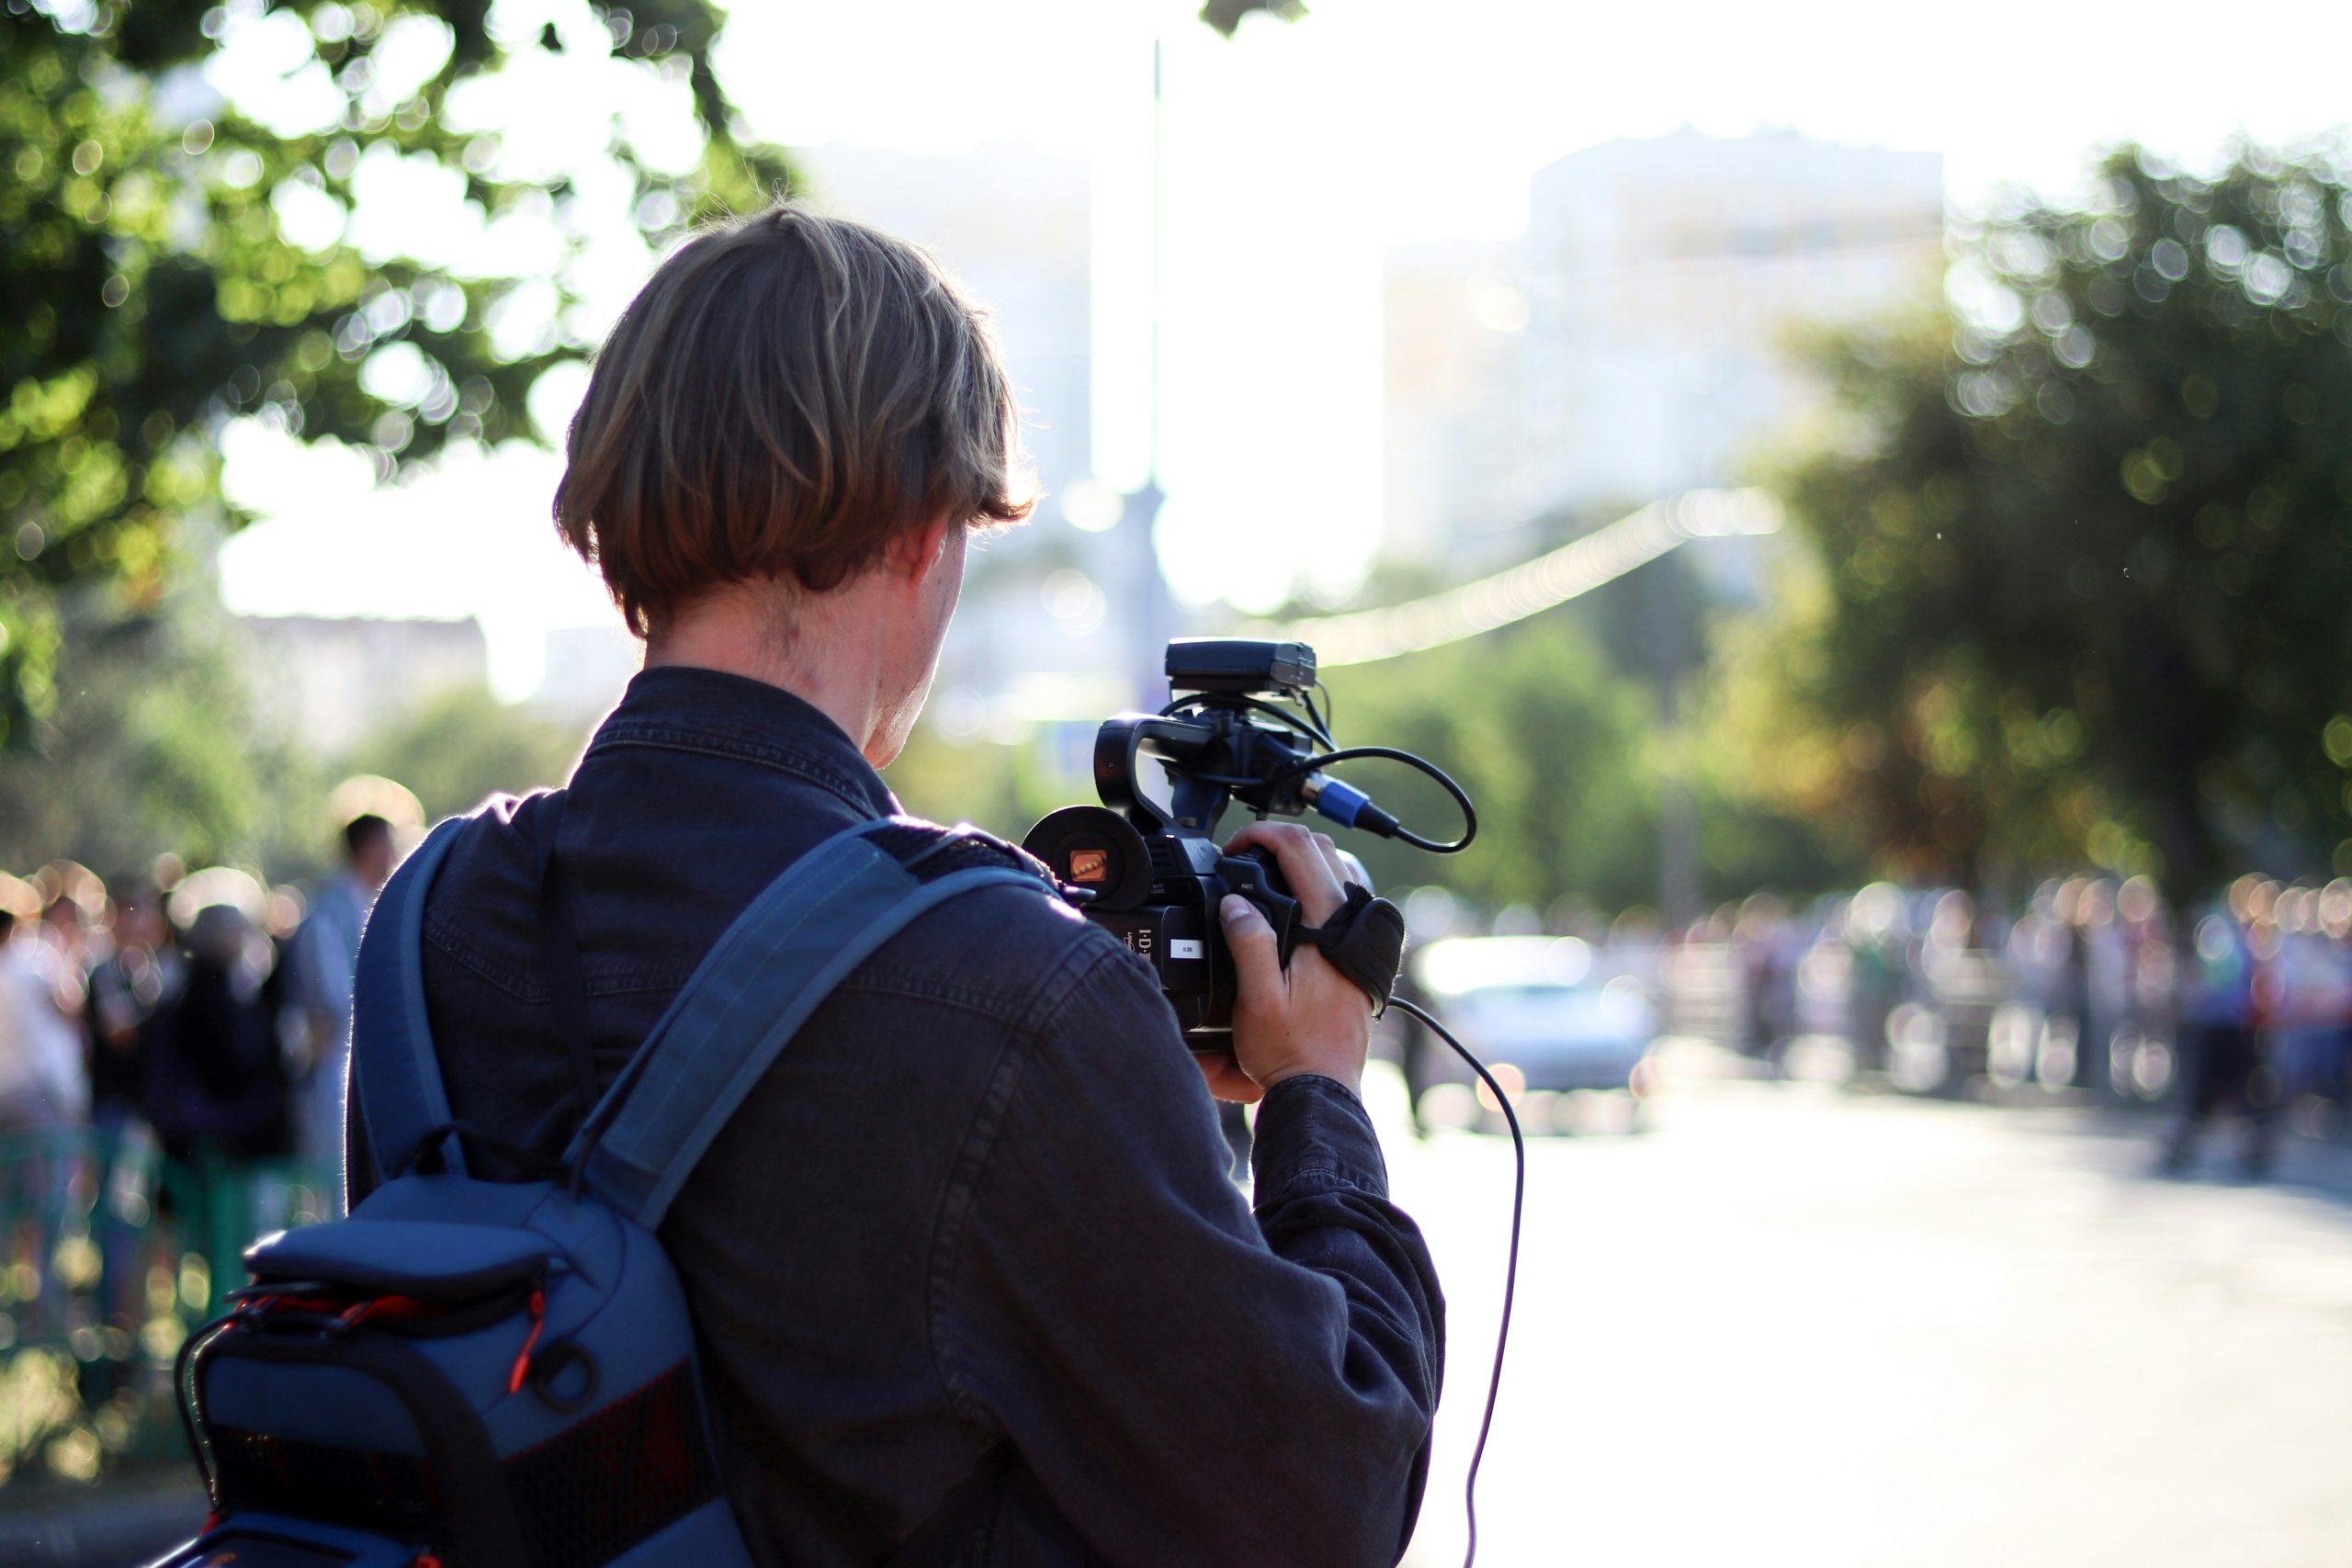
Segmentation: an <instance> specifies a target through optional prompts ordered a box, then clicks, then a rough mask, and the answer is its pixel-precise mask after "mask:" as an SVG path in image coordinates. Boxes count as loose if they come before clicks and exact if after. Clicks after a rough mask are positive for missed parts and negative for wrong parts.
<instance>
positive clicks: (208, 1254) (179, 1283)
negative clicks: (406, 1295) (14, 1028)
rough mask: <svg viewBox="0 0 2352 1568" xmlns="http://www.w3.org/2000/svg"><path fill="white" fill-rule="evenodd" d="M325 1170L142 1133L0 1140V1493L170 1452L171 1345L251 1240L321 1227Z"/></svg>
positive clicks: (205, 1308) (237, 1276) (328, 1180)
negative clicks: (200, 1155) (40, 1479)
mask: <svg viewBox="0 0 2352 1568" xmlns="http://www.w3.org/2000/svg"><path fill="white" fill-rule="evenodd" d="M333 1194H334V1172H333V1171H331V1170H322V1169H320V1168H316V1167H312V1166H308V1165H304V1164H301V1163H299V1162H295V1161H265V1162H260V1163H243V1164H235V1165H232V1164H229V1163H226V1162H220V1161H199V1162H198V1163H197V1164H195V1165H193V1166H190V1165H185V1164H182V1163H180V1162H179V1161H176V1160H173V1159H169V1158H166V1157H165V1156H164V1154H163V1152H162V1151H161V1150H160V1149H159V1148H158V1147H157V1146H156V1145H155V1143H154V1141H153V1139H152V1138H150V1137H148V1136H146V1135H144V1134H143V1132H141V1131H139V1130H133V1131H131V1132H129V1133H101V1132H96V1131H93V1130H90V1129H86V1128H58V1129H40V1130H33V1131H18V1132H13V1133H7V1134H0V1489H6V1487H8V1486H9V1485H10V1484H11V1483H16V1484H22V1483H28V1482H30V1481H32V1480H34V1479H35V1477H36V1476H48V1477H53V1478H55V1479H56V1480H58V1481H62V1482H67V1483H72V1482H88V1481H94V1480H96V1478H97V1477H98V1475H99V1474H100V1473H101V1472H104V1471H107V1470H110V1469H112V1468H114V1467H115V1466H117V1465H118V1464H120V1463H121V1462H123V1461H135V1460H139V1459H142V1458H165V1457H170V1456H176V1455H180V1454H182V1453H184V1452H185V1446H186V1445H185V1442H184V1439H183V1438H182V1437H181V1434H180V1426H179V1416H178V1413H177V1410H176V1408H175V1405H174V1403H173V1393H172V1363H173V1358H174V1357H175V1355H176V1354H177V1353H178V1350H179V1348H180V1344H181V1342H182V1341H183V1340H185V1339H186V1338H187V1336H188V1335H189V1334H190V1333H191V1332H192V1331H194V1330H195V1328H196V1327H197V1326H198V1325H200V1324H202V1323H204V1322H205V1321H206V1320H207V1319H209V1318H210V1317H211V1316H212V1315H214V1314H215V1313H216V1312H218V1311H219V1310H220V1298H221V1296H222V1294H223V1293H224V1292H228V1291H231V1290H233V1289H235V1288H236V1287H237V1286H239V1285H241V1284H243V1282H244V1273H243V1267H242V1266H241V1264H240V1263H239V1261H238V1258H239V1255H240V1254H241V1253H242V1252H243V1250H244V1248H245V1247H246V1246H247V1244H249V1243H250V1242H252V1241H253V1239H254V1237H255V1236H258V1235H265V1234H266V1233H267V1232H270V1231H274V1230H282V1229H285V1228H287V1227H288V1226H291V1225H298V1224H308V1223H310V1222H311V1221H313V1220H318V1219H322V1218H324V1217H325V1216H326V1214H327V1213H329V1211H330V1205H331V1203H332V1200H333Z"/></svg>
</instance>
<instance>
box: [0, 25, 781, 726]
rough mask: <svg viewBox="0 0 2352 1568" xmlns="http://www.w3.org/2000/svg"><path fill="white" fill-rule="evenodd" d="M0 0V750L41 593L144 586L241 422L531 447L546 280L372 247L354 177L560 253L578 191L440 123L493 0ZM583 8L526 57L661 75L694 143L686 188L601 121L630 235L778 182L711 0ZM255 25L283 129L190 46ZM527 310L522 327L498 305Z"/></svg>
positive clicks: (33, 704) (40, 692)
mask: <svg viewBox="0 0 2352 1568" xmlns="http://www.w3.org/2000/svg"><path fill="white" fill-rule="evenodd" d="M5 3H6V12H5V15H0V172H5V176H6V177H4V178H0V299H6V301H7V309H6V310H5V311H0V744H6V745H10V746H14V747H19V748H21V747H23V746H26V745H28V744H36V743H38V740H39V734H38V726H39V724H40V721H42V720H44V719H46V718H47V717H48V716H50V715H51V712H52V710H53V708H54V706H55V704H56V700H57V689H56V685H55V681H54V672H53V666H54V663H55V661H56V659H57V656H58V644H59V638H60V636H61V630H60V615H61V609H60V603H61V602H60V599H59V591H60V590H61V589H62V588H63V587H65V586H66V585H68V584H74V583H92V582H96V583H103V584H104V585H105V586H106V587H107V589H108V591H109V592H112V593H114V594H115V595H116V596H117V598H118V599H119V601H120V602H122V603H124V604H128V605H130V607H133V608H137V607H140V606H143V605H147V604H152V603H153V601H154V599H155V598H156V596H157V595H158V594H160V593H161V592H163V590H164V585H165V583H166V581H167V577H168V568H169V567H170V565H171V564H172V559H173V552H174V542H175V536H176V535H177V531H178V525H179V523H180V521H181V520H182V519H183V518H185V517H187V516H189V515H191V514H202V513H216V512H217V511H218V504H217V498H218V480H219V468H220V465H219V457H218V452H217V448H216V446H215V441H216V438H217V436H218V434H219V432H220V427H221V426H222V424H223V423H225V422H226V421H228V420H229V419H230V418H232V417H234V416H237V415H247V416H255V417H259V418H262V419H265V420H266V421H269V422H272V423H276V424H277V425H278V426H280V427H281V428H284V429H287V430H290V431H293V432H295V433H297V434H301V435H304V436H306V437H311V438H317V437H322V436H323V437H331V438H334V439H337V440H342V441H345V442H349V443H352V444H355V445H357V446H362V447H364V448H365V449H367V450H368V451H369V452H371V453H372V454H373V455H374V456H375V457H376V458H377V462H378V467H379V470H380V471H381V472H382V473H383V474H384V475H386V476H387V477H390V475H391V474H392V473H394V472H395V471H397V470H398V469H399V468H401V467H403V466H405V465H408V464H412V463H416V462H420V461H424V460H427V459H429V458H430V457H432V456H433V455H434V454H435V453H436V452H438V451H440V450H441V449H442V447H443V446H445V445H446V444H447V443H449V442H452V441H469V440H471V441H496V440H499V439H501V438H502V437H504V436H507V435H510V434H529V429H528V422H527V420H526V417H525V412H524V410H525V396H526V392H527V391H528V389H529V388H530V386H531V384H532V383H533V382H534V381H535V380H536V378H537V377H538V375H539V374H540V372H541V371H542V370H543V369H545V368H546V367H547V366H548V364H549V363H551V362H552V361H553V360H555V359H558V358H561V357H564V356H568V355H579V354H581V353H582V352H583V351H584V350H585V348H586V347H587V346H588V344H587V342H586V338H585V335H584V334H583V333H582V332H581V331H580V330H579V329H578V326H577V325H576V324H575V323H574V322H571V321H567V320H566V318H565V314H564V312H565V310H566V308H567V307H568V306H569V305H570V303H571V295H570V293H569V292H568V290H567V288H566V287H565V286H564V282H563V275H562V274H561V273H559V275H558V276H556V277H554V278H549V277H547V276H512V275H509V274H508V273H505V272H502V271H501V270H500V269H499V267H498V266H497V265H494V263H486V264H484V265H479V266H469V267H465V268H460V267H458V266H454V265H435V264H429V263H427V262H425V261H423V260H419V259H415V258H414V257H413V256H408V255H401V254H390V255H374V256H371V255H368V254H363V252H362V250H361V249H360V248H359V247H358V246H356V244H355V243H352V242H351V241H350V240H349V239H348V238H347V237H346V231H345V224H344V220H345V218H346V217H347V216H349V214H350V213H351V212H352V209H353V208H354V206H355V204H356V203H357V202H358V201H359V200H360V193H359V190H358V187H359V186H361V185H363V184H365V183H366V182H367V181H368V179H369V178H370V177H375V178H377V179H379V180H380V179H381V177H382V176H383V175H385V173H386V171H387V170H390V171H392V172H393V173H394V174H395V175H405V176H407V177H411V178H413V177H415V176H417V175H424V174H429V173H431V172H434V171H438V172H439V173H440V174H441V175H444V176H446V177H447V178H448V179H454V180H456V181H458V182H460V183H461V185H462V187H463V193H464V202H465V203H466V204H467V208H468V209H469V212H470V214H471V216H472V217H473V218H475V219H477V220H483V221H489V222H494V221H495V220H498V219H500V218H501V217H503V216H506V215H511V214H522V215H525V216H528V217H532V218H543V219H545V220H548V222H551V223H552V224H553V225H554V227H555V229H556V231H557V232H558V233H559V234H560V236H561V237H562V241H563V243H564V244H565V245H566V246H567V247H568V248H569V253H570V254H579V252H580V250H581V248H582V245H583V244H584V243H586V239H587V232H586V231H587V228H588V226H589V225H590V223H591V221H592V217H593V215H592V214H591V213H590V211H589V209H590V208H591V207H592V206H593V205H594V204H592V203H590V202H588V201H586V200H585V199H584V197H583V196H582V193H581V192H578V191H575V190H573V189H572V188H571V186H569V184H567V183H559V184H557V185H556V186H552V187H549V186H543V185H539V184H535V183H531V182H530V181H528V180H526V179H524V178H519V177H515V176H512V175H509V174H507V173H505V172H504V171H503V166H502V161H501V156H500V148H499V138H498V136H497V135H496V134H495V132H492V131H483V130H463V129H458V127H459V126H460V125H462V124H463V123H464V122H463V117H459V116H452V115H451V114H450V113H449V112H448V109H449V100H450V97H451V95H452V94H453V93H455V92H458V91H459V90H460V89H461V88H462V87H463V86H464V85H467V84H469V82H472V81H475V80H477V79H480V78H482V77H485V76H487V75H492V74H493V73H497V72H500V71H502V70H504V69H508V68H510V67H511V66H512V65H513V64H514V62H512V61H511V60H510V59H509V58H508V57H507V55H506V54H505V53H504V52H503V51H502V50H501V49H500V47H499V45H498V44H497V43H496V42H495V41H494V40H493V39H492V35H491V32H490V30H489V14H490V6H489V3H488V0H456V3H454V4H452V3H440V4H433V5H426V4H423V3H421V0H361V3H357V4H351V5H345V4H343V3H341V0H308V3H301V4H291V5H278V4H273V3H272V0H239V3H237V4H232V5H229V6H215V7H211V8H207V7H206V6H201V5H198V4H188V3H185V0H173V3H164V4H137V5H132V4H128V3H126V0H5ZM581 16H582V18H583V21H585V20H586V19H587V18H590V17H593V18H594V21H593V23H590V24H589V25H586V26H585V27H584V34H585V36H583V31H582V29H580V28H575V29H573V30H572V31H571V32H569V33H564V34H559V32H558V30H557V29H556V28H553V27H552V26H550V27H549V28H547V29H546V31H545V32H544V33H543V34H541V35H540V36H539V37H538V38H537V39H536V40H534V41H533V42H532V43H531V44H530V45H528V46H526V47H527V49H530V50H538V51H561V52H564V53H567V54H586V53H602V54H605V55H609V56H610V57H611V58H612V59H613V60H614V61H616V62H618V65H619V68H622V69H628V70H634V71H639V72H642V73H646V74H647V76H648V77H649V79H658V80H660V81H662V83H665V84H667V85H668V86H669V87H670V88H672V89H674V90H675V91H676V92H678V93H681V94H683V96H684V97H685V98H686V99H688V100H690V102H691V105H692V109H691V112H692V113H693V114H694V116H695V118H697V119H698V121H699V123H700V126H701V129H702V130H703V132H704V135H705V138H706V141H705V147H706V151H705V153H704V156H703V160H702V164H701V167H700V168H699V169H698V170H695V171H693V172H690V173H689V174H687V175H684V176H683V177H681V176H679V175H676V174H675V173H674V172H672V171H665V170H663V169H662V168H658V167H656V166H654V165H653V164H651V163H650V162H649V161H648V160H647V159H646V158H644V157H643V156H641V155H640V153H639V149H638V147H637V145H636V142H635V141H634V140H633V139H632V137H631V136H629V135H628V134H624V132H623V130H622V129H620V128H618V126H617V125H616V130H615V131H614V133H613V135H612V138H611V144H610V147H609V149H608V152H609V155H610V157H611V159H612V161H613V164H614V166H616V168H618V169H619V170H621V171H623V172H625V174H626V175H627V176H628V183H629V184H630V185H632V186H634V189H635V192H636V197H635V206H634V209H633V211H634V213H635V215H636V219H637V221H638V223H639V226H640V227H642V228H643V229H644V230H645V231H648V232H652V231H659V230H662V229H663V228H665V227H666V226H668V225H670V224H672V223H673V222H675V221H676V220H678V219H679V218H680V217H682V216H685V217H691V216H693V215H695V213H697V212H699V211H702V210H706V209H709V208H711V207H714V206H735V205H742V204H744V203H746V202H749V201H752V200H754V199H756V197H758V195H759V193H760V192H761V190H762V189H763V187H769V186H780V185H781V184H782V182H783V178H784V175H785V170H784V167H783V165H782V164H780V163H779V162H777V161H776V160H775V158H774V157H773V156H772V155H769V154H765V153H756V152H749V151H746V150H745V149H743V148H741V147H739V146H738V145H737V144H736V142H735V141H734V140H733V138H732V135H731V133H730V131H729V123H730V117H729V113H728V110H727V105H726V102H725V99H724V97H723V96H721V94H720V92H719V90H718V85H717V82H716V79H715V78H714V77H713V76H712V74H711V71H710V66H709V61H708V54H709V47H710V43H711V40H712V38H713V36H714V32H715V23H714V20H713V17H712V14H711V12H710V10H709V8H708V6H707V5H705V4H704V3H703V0H636V4H635V5H634V6H633V8H632V9H627V10H625V9H622V8H620V7H618V6H599V7H596V8H595V9H594V11H593V13H592V12H590V11H587V10H583V11H582V13H581ZM256 32H266V34H267V37H266V39H265V40H263V41H264V43H266V49H265V50H264V52H265V53H266V54H267V56H268V59H269V64H270V65H271V66H272V67H273V68H275V69H277V72H278V74H279V77H280V78H281V79H282V80H284V81H288V82H293V83H297V84H300V85H305V86H307V87H309V88H312V89H316V90H317V92H323V93H325V94H327V95H329V96H330V97H331V98H332V100H333V103H334V106H338V107H334V112H332V113H329V114H325V115H323V116H322V117H320V122H319V123H318V124H316V125H315V126H313V127H311V128H310V129H306V130H300V131H297V132H290V133H289V132H288V131H286V130H283V129H274V128H273V124H265V123H263V122H261V121H260V120H257V119H255V118H251V117H250V116H249V115H248V114H247V113H246V112H245V111H244V110H243V108H242V107H240V105H239V104H238V103H237V102H235V101H233V100H230V99H225V98H223V97H222V96H221V94H220V93H219V92H218V91H216V90H214V88H213V87H212V86H211V85H209V78H208V76H207V74H206V69H207V67H208V65H209V64H211V63H214V62H216V61H217V59H218V58H219V57H220V53H221V51H223V50H224V49H226V48H234V47H237V46H238V40H239V39H240V38H241V37H243V35H246V34H253V33H256ZM223 39H227V40H228V42H227V43H226V44H224V43H223ZM244 44H245V46H246V47H250V48H255V49H262V48H263V44H257V43H255V42H254V39H252V38H244ZM314 96H315V94H314ZM429 238H431V236H427V235H418V236H416V239H417V241H418V242H419V249H420V250H423V249H424V246H423V244H422V242H424V241H425V240H427V239H429ZM485 254H487V250H486V251H485ZM516 313H521V314H523V315H525V316H526V318H528V319H526V320H524V321H521V322H520V323H519V326H518V324H517V323H515V322H514V321H503V320H502V317H503V316H505V317H511V316H513V315H515V314H516ZM222 521H223V522H225V523H226V524H228V525H232V526H233V525H234V523H235V522H236V519H235V518H234V517H233V516H225V517H223V518H222Z"/></svg>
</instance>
